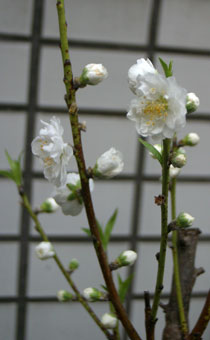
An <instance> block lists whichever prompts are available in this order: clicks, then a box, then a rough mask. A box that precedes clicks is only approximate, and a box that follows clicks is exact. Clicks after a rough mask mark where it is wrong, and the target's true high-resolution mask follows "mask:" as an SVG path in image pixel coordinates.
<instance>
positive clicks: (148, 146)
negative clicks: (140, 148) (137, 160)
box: [139, 138, 163, 166]
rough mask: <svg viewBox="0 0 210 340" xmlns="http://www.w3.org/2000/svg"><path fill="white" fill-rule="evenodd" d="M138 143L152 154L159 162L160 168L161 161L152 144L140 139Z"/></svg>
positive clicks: (160, 156)
mask: <svg viewBox="0 0 210 340" xmlns="http://www.w3.org/2000/svg"><path fill="white" fill-rule="evenodd" d="M139 142H140V143H142V144H143V145H144V146H145V148H147V149H148V150H149V151H150V152H151V153H152V154H153V156H154V157H155V158H156V159H157V160H158V161H159V163H160V165H161V166H162V164H163V160H162V155H161V154H160V152H159V151H158V150H157V149H156V148H155V147H154V146H153V145H152V144H150V143H148V142H146V141H145V140H144V139H142V138H139Z"/></svg>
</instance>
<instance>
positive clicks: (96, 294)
mask: <svg viewBox="0 0 210 340" xmlns="http://www.w3.org/2000/svg"><path fill="white" fill-rule="evenodd" d="M83 296H84V298H85V299H86V300H87V301H90V302H95V301H99V300H103V299H104V298H105V294H104V293H103V292H100V291H99V290H98V289H97V288H93V287H88V288H85V289H84V290H83Z"/></svg>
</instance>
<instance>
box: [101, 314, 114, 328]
mask: <svg viewBox="0 0 210 340" xmlns="http://www.w3.org/2000/svg"><path fill="white" fill-rule="evenodd" d="M101 323H102V324H103V326H104V327H105V328H110V329H113V328H115V327H116V326H117V318H116V317H115V316H114V315H113V314H111V313H105V314H104V315H103V316H102V318H101Z"/></svg>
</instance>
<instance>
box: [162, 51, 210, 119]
mask: <svg viewBox="0 0 210 340" xmlns="http://www.w3.org/2000/svg"><path fill="white" fill-rule="evenodd" d="M158 57H161V58H162V59H163V60H165V61H166V62H169V60H173V72H174V73H173V74H174V76H175V78H176V80H177V82H178V84H179V85H180V86H181V87H184V88H186V89H187V91H188V92H195V93H196V94H197V96H198V97H199V98H200V107H199V110H198V112H207V113H208V112H209V108H210V97H209V79H208V74H209V72H210V59H209V58H206V57H197V56H196V57H193V56H179V55H173V54H171V55H163V54H162V55H161V54H160V55H157V58H158ZM157 64H158V69H159V70H160V69H161V67H160V66H159V63H157ZM161 72H162V70H161Z"/></svg>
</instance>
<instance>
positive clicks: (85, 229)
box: [82, 228, 91, 236]
mask: <svg viewBox="0 0 210 340" xmlns="http://www.w3.org/2000/svg"><path fill="white" fill-rule="evenodd" d="M82 230H83V231H84V232H85V233H86V234H87V235H88V236H91V232H90V229H88V228H82Z"/></svg>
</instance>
